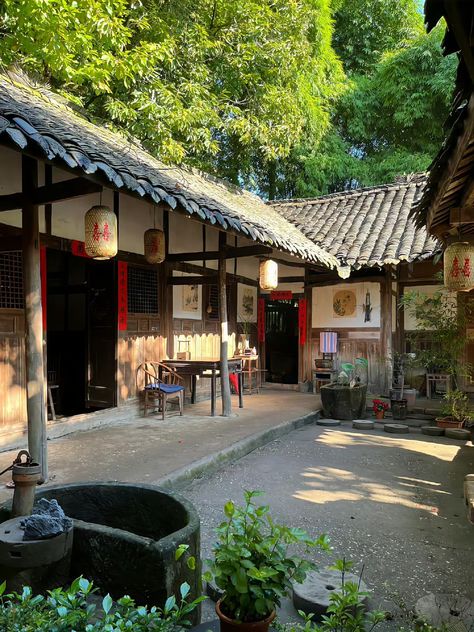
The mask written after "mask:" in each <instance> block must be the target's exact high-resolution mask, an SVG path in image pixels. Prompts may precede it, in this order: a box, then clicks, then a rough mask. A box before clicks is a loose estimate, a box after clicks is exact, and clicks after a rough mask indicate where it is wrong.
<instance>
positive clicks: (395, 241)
mask: <svg viewBox="0 0 474 632" xmlns="http://www.w3.org/2000/svg"><path fill="white" fill-rule="evenodd" d="M425 182H426V177H425V176H424V175H415V176H409V177H407V178H405V179H404V181H403V182H397V183H395V184H387V185H383V186H376V187H370V188H364V189H354V190H351V191H343V192H340V193H332V194H330V195H324V196H322V197H319V198H316V199H312V200H284V201H279V202H274V203H272V206H273V208H275V209H276V210H277V211H278V212H279V213H281V215H282V216H283V217H285V218H286V219H288V220H289V221H290V222H291V223H292V224H294V225H295V226H296V228H298V229H299V230H301V232H303V233H304V234H305V235H306V236H307V237H308V238H309V239H311V241H312V242H313V243H315V244H317V245H318V246H321V247H322V248H324V249H325V250H327V251H328V252H330V253H331V254H333V255H334V256H335V257H337V259H338V260H339V262H340V263H341V264H342V265H344V266H350V267H351V268H353V269H358V268H362V267H373V266H383V265H384V264H398V263H399V262H400V261H407V262H410V261H415V260H417V259H425V258H427V257H431V256H432V255H433V254H434V253H436V252H437V251H438V250H439V248H440V245H439V244H438V242H437V241H436V240H435V239H434V238H433V237H431V236H429V235H428V234H427V232H426V229H425V228H424V227H420V228H417V227H416V226H415V224H414V222H413V220H412V219H411V218H410V216H409V214H410V210H411V208H412V206H413V204H414V203H416V202H417V201H418V200H419V199H420V197H421V194H422V191H423V186H424V184H425Z"/></svg>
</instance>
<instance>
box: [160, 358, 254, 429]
mask: <svg viewBox="0 0 474 632" xmlns="http://www.w3.org/2000/svg"><path fill="white" fill-rule="evenodd" d="M164 362H165V364H168V365H169V366H172V367H173V368H175V369H176V371H177V372H178V373H179V375H190V376H191V404H195V403H196V382H197V377H198V375H199V376H200V377H209V378H210V380H211V416H212V417H215V415H216V384H217V374H218V372H219V371H220V368H221V361H220V360H215V359H210V360H207V359H206V360H165V361H164ZM227 363H228V365H229V373H237V375H238V378H239V408H243V407H244V398H243V392H242V391H243V388H242V386H243V385H242V360H241V359H240V358H229V359H228V360H227ZM206 371H210V375H209V374H208V375H206V374H205V372H206Z"/></svg>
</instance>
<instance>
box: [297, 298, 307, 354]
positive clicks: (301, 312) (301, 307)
mask: <svg viewBox="0 0 474 632" xmlns="http://www.w3.org/2000/svg"><path fill="white" fill-rule="evenodd" d="M307 303H308V301H307V300H306V299H305V298H300V300H299V301H298V329H299V332H300V345H304V344H306V329H307V327H306V312H307V308H308V305H307Z"/></svg>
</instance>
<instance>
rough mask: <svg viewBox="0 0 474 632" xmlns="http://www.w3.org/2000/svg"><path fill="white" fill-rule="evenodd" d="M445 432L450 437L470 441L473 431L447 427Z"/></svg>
mask: <svg viewBox="0 0 474 632" xmlns="http://www.w3.org/2000/svg"><path fill="white" fill-rule="evenodd" d="M444 434H445V436H446V437H448V439H459V440H460V441H469V439H470V438H471V431H470V430H466V429H464V428H446V429H445V431H444Z"/></svg>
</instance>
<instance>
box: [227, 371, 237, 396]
mask: <svg viewBox="0 0 474 632" xmlns="http://www.w3.org/2000/svg"><path fill="white" fill-rule="evenodd" d="M229 382H230V385H231V386H232V388H233V389H234V391H235V392H236V394H237V395H238V394H239V378H238V377H237V374H236V373H230V374H229Z"/></svg>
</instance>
